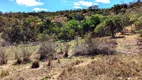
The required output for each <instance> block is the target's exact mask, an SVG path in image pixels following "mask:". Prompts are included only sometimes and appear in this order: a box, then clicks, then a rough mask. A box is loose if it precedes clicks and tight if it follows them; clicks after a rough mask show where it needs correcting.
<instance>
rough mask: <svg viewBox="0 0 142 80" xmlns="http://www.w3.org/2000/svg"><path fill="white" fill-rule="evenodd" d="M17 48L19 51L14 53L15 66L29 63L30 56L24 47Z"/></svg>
mask: <svg viewBox="0 0 142 80" xmlns="http://www.w3.org/2000/svg"><path fill="white" fill-rule="evenodd" d="M19 48H20V50H21V51H18V50H17V51H15V52H14V54H15V59H16V62H15V63H14V64H15V65H16V64H26V63H29V62H31V60H30V56H31V54H30V53H29V52H28V51H27V50H26V49H25V48H24V47H19Z"/></svg>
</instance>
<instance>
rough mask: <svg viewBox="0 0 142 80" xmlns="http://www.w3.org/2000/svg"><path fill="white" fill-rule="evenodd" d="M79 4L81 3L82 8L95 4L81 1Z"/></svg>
mask: <svg viewBox="0 0 142 80" xmlns="http://www.w3.org/2000/svg"><path fill="white" fill-rule="evenodd" d="M79 3H80V4H81V5H82V6H87V7H89V6H93V2H88V1H83V0H81V1H79Z"/></svg>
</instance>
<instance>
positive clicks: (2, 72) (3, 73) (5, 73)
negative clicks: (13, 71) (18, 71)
mask: <svg viewBox="0 0 142 80" xmlns="http://www.w3.org/2000/svg"><path fill="white" fill-rule="evenodd" d="M8 75H9V72H8V71H7V70H2V71H1V73H0V77H5V76H8Z"/></svg>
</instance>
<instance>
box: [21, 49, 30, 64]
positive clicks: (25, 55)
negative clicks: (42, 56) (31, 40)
mask: <svg viewBox="0 0 142 80" xmlns="http://www.w3.org/2000/svg"><path fill="white" fill-rule="evenodd" d="M22 54H23V63H29V62H30V61H31V60H30V56H31V55H30V53H29V52H28V51H27V50H26V49H25V48H22Z"/></svg>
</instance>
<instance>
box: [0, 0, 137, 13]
mask: <svg viewBox="0 0 142 80" xmlns="http://www.w3.org/2000/svg"><path fill="white" fill-rule="evenodd" d="M134 1H137V0H0V11H1V12H32V11H35V12H38V11H49V12H55V11H60V10H71V9H72V10H75V9H86V8H88V7H89V6H93V5H98V6H99V8H110V7H112V6H113V5H114V4H122V3H130V2H134Z"/></svg>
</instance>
